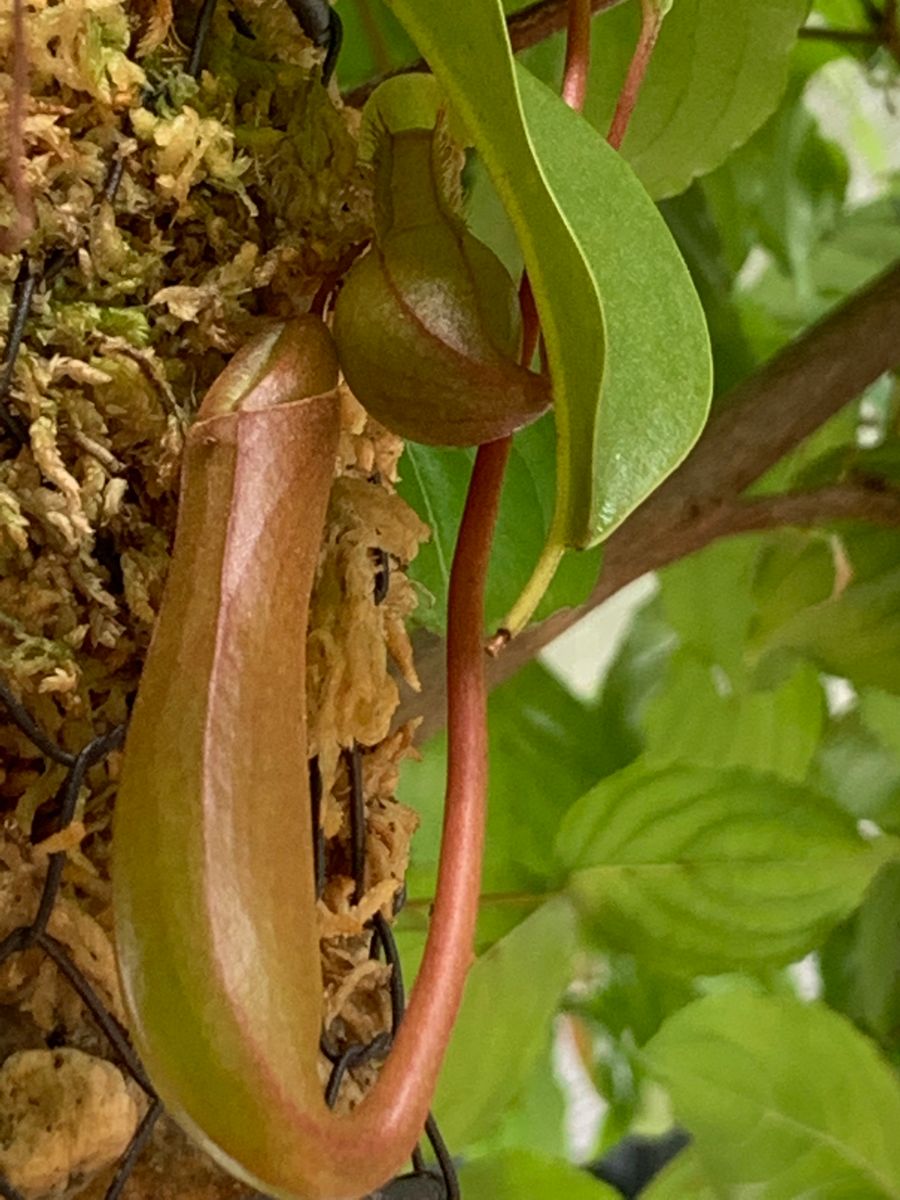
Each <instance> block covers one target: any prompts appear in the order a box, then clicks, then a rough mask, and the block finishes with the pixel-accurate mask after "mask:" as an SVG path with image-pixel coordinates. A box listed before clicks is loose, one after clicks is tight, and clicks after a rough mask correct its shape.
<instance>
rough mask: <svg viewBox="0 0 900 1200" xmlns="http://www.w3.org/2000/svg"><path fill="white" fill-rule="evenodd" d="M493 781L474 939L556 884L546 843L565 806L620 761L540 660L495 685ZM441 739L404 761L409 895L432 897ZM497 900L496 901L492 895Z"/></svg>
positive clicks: (495, 931) (590, 715)
mask: <svg viewBox="0 0 900 1200" xmlns="http://www.w3.org/2000/svg"><path fill="white" fill-rule="evenodd" d="M488 728H489V730H490V752H489V761H490V781H489V789H490V790H489V795H488V824H487V837H486V841H485V854H484V867H483V872H482V884H481V890H482V897H483V899H482V904H481V918H480V920H479V944H480V945H483V944H485V942H489V941H492V940H494V939H495V938H496V937H497V936H500V935H502V934H503V933H505V932H507V930H508V929H509V928H510V927H511V925H513V924H515V923H516V922H518V921H521V920H522V919H523V918H524V917H525V916H527V915H528V912H529V911H530V910H531V909H532V908H534V907H535V906H536V905H538V904H540V903H541V901H542V899H543V897H544V896H545V894H546V893H547V892H548V891H550V890H553V889H555V888H556V887H558V886H559V884H560V882H561V878H560V874H559V864H558V863H557V862H556V860H555V859H554V856H553V853H552V846H553V841H554V838H555V837H556V833H557V830H558V829H559V823H560V821H561V820H562V818H563V816H564V814H565V812H566V810H567V809H568V808H569V806H570V805H571V804H572V803H573V802H574V801H575V800H577V799H578V797H579V796H580V795H582V793H583V792H584V791H585V789H587V788H588V787H590V786H591V785H592V784H593V783H594V782H595V781H596V779H597V778H598V776H600V775H602V774H604V773H605V772H606V771H607V770H610V769H613V768H614V767H615V766H616V765H617V763H616V762H615V760H614V759H613V760H611V759H610V756H611V754H612V752H613V750H614V746H613V745H612V744H611V739H610V738H609V737H606V736H605V737H603V738H600V737H598V736H597V729H598V725H597V717H596V714H595V712H594V711H593V710H592V709H591V708H590V707H589V706H588V705H585V704H583V703H582V702H581V701H580V700H577V699H576V698H575V697H574V696H572V695H570V693H569V692H567V691H566V689H565V688H564V687H563V685H562V684H561V683H559V681H558V680H557V679H556V678H555V677H554V676H553V675H552V674H551V673H550V672H549V671H548V670H546V668H544V667H542V666H541V665H540V664H538V663H531V664H529V666H527V667H526V668H525V669H524V670H523V671H521V672H519V674H518V675H517V676H516V678H515V680H511V681H510V682H509V683H507V684H504V685H503V686H502V687H500V688H498V689H497V690H496V691H495V692H494V693H493V694H492V695H491V697H490V700H489V706H488ZM446 747H447V742H446V737H445V736H444V735H443V734H441V735H439V736H438V737H435V738H432V739H430V740H429V741H428V742H427V743H426V744H425V745H424V746H423V747H422V750H421V753H422V760H421V762H418V763H412V762H410V763H407V764H406V765H405V767H404V770H403V772H402V775H401V779H400V785H399V789H398V796H399V798H400V799H401V800H402V801H403V803H404V804H409V805H410V806H411V807H412V808H414V809H415V810H416V812H417V813H418V814H419V818H420V821H421V825H420V828H419V830H418V832H417V834H416V837H415V839H414V841H413V851H412V853H413V858H412V864H411V868H410V871H409V874H408V876H407V887H408V890H409V895H410V899H411V901H412V902H413V903H414V904H423V905H427V904H429V903H430V902H431V898H432V897H433V895H434V887H435V880H436V876H437V863H438V855H439V851H440V832H441V821H442V817H443V798H444V774H445V771H446V754H447V749H446ZM492 897H493V898H495V899H492Z"/></svg>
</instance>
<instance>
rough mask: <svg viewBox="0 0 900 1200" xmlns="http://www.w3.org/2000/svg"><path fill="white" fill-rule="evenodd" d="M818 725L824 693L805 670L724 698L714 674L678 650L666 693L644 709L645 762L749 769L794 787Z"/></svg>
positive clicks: (823, 712) (802, 773)
mask: <svg viewBox="0 0 900 1200" xmlns="http://www.w3.org/2000/svg"><path fill="white" fill-rule="evenodd" d="M717 682H718V686H717ZM825 717H826V708H825V693H824V691H823V689H822V685H821V683H820V681H819V676H818V672H817V671H816V670H815V669H814V668H813V667H812V666H810V665H809V664H806V665H804V666H801V667H800V668H798V669H797V670H796V671H795V672H794V673H793V674H792V675H791V676H790V677H789V678H788V679H787V680H785V682H784V683H782V684H781V685H780V686H779V687H776V688H773V689H771V690H760V691H751V692H742V693H737V694H735V693H734V692H730V691H724V690H723V688H722V686H721V679H720V678H719V679H718V681H717V675H716V671H715V668H714V667H711V666H710V665H709V664H707V663H704V662H703V661H702V659H700V658H699V657H697V656H696V655H695V654H694V653H693V652H692V651H690V650H684V651H680V652H679V653H677V654H676V655H674V656H673V658H672V660H671V662H670V663H669V668H668V672H667V679H666V685H665V688H664V690H663V691H661V692H660V693H659V694H658V695H657V696H656V697H655V699H654V700H652V701H651V703H650V705H649V708H648V711H647V716H646V721H645V727H646V731H647V756H648V757H649V758H652V759H653V760H654V761H656V762H661V763H662V762H677V761H681V762H689V763H696V764H697V765H698V766H708V767H750V768H752V769H754V770H757V771H770V772H772V774H774V775H778V776H780V777H781V778H782V779H788V780H795V781H796V782H798V783H799V782H801V781H802V780H803V779H805V778H806V775H807V772H808V770H809V767H810V764H811V762H812V759H813V756H814V754H815V752H816V750H817V749H818V746H819V740H820V738H821V736H822V732H823V730H824V726H825ZM700 729H702V730H703V736H702V737H698V736H697V731H698V730H700Z"/></svg>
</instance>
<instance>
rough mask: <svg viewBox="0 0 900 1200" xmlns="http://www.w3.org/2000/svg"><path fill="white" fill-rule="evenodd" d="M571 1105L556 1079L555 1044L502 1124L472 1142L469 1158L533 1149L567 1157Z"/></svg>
mask: <svg viewBox="0 0 900 1200" xmlns="http://www.w3.org/2000/svg"><path fill="white" fill-rule="evenodd" d="M567 1108H568V1105H567V1101H566V1097H565V1096H564V1095H563V1093H562V1091H561V1089H560V1086H559V1084H558V1083H557V1080H556V1075H555V1072H554V1066H553V1046H552V1044H551V1045H548V1046H547V1049H546V1053H545V1054H544V1055H543V1057H541V1058H540V1059H539V1060H538V1062H537V1065H536V1066H535V1067H534V1069H533V1070H532V1072H531V1075H530V1076H529V1078H528V1079H527V1080H526V1081H525V1083H524V1085H523V1087H522V1089H521V1091H520V1092H519V1094H518V1096H517V1097H516V1099H515V1101H514V1102H513V1103H512V1104H511V1105H510V1106H509V1107H508V1108H507V1109H506V1112H505V1113H504V1116H503V1119H502V1121H501V1122H500V1124H499V1125H498V1126H497V1127H496V1129H494V1130H493V1132H492V1133H491V1134H490V1135H489V1136H488V1137H487V1138H484V1139H483V1140H481V1141H479V1142H476V1143H474V1144H470V1146H469V1147H468V1155H467V1157H468V1156H471V1157H472V1158H473V1159H474V1158H484V1157H489V1156H490V1157H493V1156H494V1155H497V1154H500V1153H502V1152H504V1151H506V1150H533V1151H535V1152H536V1153H537V1154H541V1155H545V1156H546V1157H548V1158H565V1156H566V1151H567V1144H568V1139H567V1136H566V1110H567Z"/></svg>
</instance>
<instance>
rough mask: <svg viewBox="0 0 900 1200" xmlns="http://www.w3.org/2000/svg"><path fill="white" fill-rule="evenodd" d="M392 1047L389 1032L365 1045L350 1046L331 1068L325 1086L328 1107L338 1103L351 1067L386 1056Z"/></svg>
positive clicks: (381, 1034)
mask: <svg viewBox="0 0 900 1200" xmlns="http://www.w3.org/2000/svg"><path fill="white" fill-rule="evenodd" d="M390 1048H391V1036H390V1034H388V1033H380V1034H379V1035H378V1037H376V1038H374V1039H373V1040H372V1041H371V1042H369V1043H368V1044H367V1045H365V1046H349V1047H348V1048H347V1049H346V1050H345V1051H344V1053H343V1054H342V1055H341V1056H340V1058H339V1059H338V1060H337V1062H336V1063H335V1064H334V1066H333V1067H332V1068H331V1075H330V1077H329V1079H328V1086H327V1087H326V1088H325V1103H326V1104H327V1105H328V1107H329V1108H334V1106H335V1104H336V1103H337V1098H338V1092H339V1091H340V1090H341V1084H342V1083H343V1081H344V1076H345V1075H346V1074H347V1072H348V1071H349V1070H350V1069H351V1067H361V1066H362V1064H363V1063H367V1062H368V1061H369V1060H370V1059H372V1058H384V1056H385V1055H386V1054H387V1052H388V1050H390Z"/></svg>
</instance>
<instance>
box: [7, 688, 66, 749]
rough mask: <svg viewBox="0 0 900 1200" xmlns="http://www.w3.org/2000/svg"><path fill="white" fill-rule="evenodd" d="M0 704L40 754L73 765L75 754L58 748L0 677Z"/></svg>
mask: <svg viewBox="0 0 900 1200" xmlns="http://www.w3.org/2000/svg"><path fill="white" fill-rule="evenodd" d="M0 704H2V705H3V707H4V708H5V709H6V711H7V712H8V713H9V715H10V716H11V717H12V719H13V721H14V722H15V723H16V725H18V727H19V728H20V729H21V731H22V732H23V733H24V734H25V736H26V737H27V738H28V740H29V741H30V742H32V743H33V744H34V745H35V746H36V747H37V749H38V750H40V752H41V754H44V755H46V757H47V758H50V759H52V760H53V762H56V763H61V764H62V765H63V766H64V767H71V766H74V764H75V760H76V758H77V755H75V754H70V753H69V751H68V750H60V748H59V746H57V745H56V743H55V742H54V741H53V740H52V739H51V738H50V737H49V736H48V735H47V734H46V733H44V731H43V729H41V727H40V726H39V725H38V723H37V721H35V720H34V718H33V717H32V715H31V713H30V712H29V711H28V709H27V708H26V707H25V705H24V704H22V703H21V702H20V701H19V700H17V699H16V697H15V696H14V695H13V693H12V691H11V690H10V689H9V688H8V687H7V686H6V684H5V683H4V682H3V680H2V679H0Z"/></svg>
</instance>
